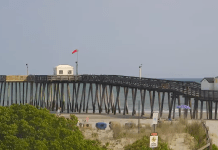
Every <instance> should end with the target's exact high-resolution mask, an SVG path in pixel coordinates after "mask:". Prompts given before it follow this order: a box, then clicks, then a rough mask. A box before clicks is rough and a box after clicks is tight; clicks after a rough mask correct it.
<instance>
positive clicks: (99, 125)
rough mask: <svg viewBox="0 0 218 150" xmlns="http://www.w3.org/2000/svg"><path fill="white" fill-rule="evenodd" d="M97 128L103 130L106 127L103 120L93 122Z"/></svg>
mask: <svg viewBox="0 0 218 150" xmlns="http://www.w3.org/2000/svg"><path fill="white" fill-rule="evenodd" d="M95 126H96V128H97V129H100V130H105V129H106V128H107V124H106V123H105V122H98V123H96V124H95Z"/></svg>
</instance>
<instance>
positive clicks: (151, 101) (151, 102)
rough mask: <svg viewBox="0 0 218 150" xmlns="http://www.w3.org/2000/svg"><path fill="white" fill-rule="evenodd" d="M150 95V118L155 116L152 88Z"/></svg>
mask: <svg viewBox="0 0 218 150" xmlns="http://www.w3.org/2000/svg"><path fill="white" fill-rule="evenodd" d="M149 96H150V106H151V114H150V119H151V118H152V117H153V107H152V104H153V97H152V94H151V90H149Z"/></svg>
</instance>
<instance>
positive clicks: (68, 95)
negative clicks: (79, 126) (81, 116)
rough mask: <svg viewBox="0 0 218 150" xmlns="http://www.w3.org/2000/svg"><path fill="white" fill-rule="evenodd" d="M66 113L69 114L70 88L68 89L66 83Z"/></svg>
mask: <svg viewBox="0 0 218 150" xmlns="http://www.w3.org/2000/svg"><path fill="white" fill-rule="evenodd" d="M67 113H70V87H69V82H67Z"/></svg>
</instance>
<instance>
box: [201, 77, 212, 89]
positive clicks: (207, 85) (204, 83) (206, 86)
mask: <svg viewBox="0 0 218 150" xmlns="http://www.w3.org/2000/svg"><path fill="white" fill-rule="evenodd" d="M213 88H214V84H213V83H208V81H207V80H206V79H204V80H203V81H202V82H201V90H213Z"/></svg>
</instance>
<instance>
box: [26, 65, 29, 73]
mask: <svg viewBox="0 0 218 150" xmlns="http://www.w3.org/2000/svg"><path fill="white" fill-rule="evenodd" d="M26 67H27V75H29V72H28V64H26Z"/></svg>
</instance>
